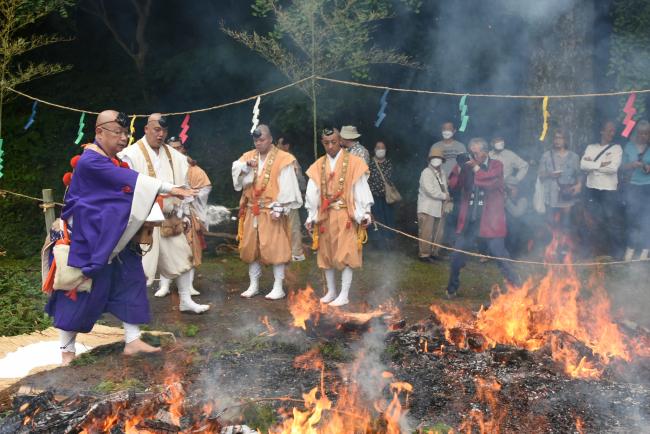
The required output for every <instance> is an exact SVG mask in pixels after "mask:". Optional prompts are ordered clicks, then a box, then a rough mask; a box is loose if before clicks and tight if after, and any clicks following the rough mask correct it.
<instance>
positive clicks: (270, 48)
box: [222, 0, 419, 99]
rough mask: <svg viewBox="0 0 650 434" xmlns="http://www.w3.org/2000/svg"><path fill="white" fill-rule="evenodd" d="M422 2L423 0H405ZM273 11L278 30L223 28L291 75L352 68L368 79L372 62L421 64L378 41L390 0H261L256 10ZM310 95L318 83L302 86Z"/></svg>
mask: <svg viewBox="0 0 650 434" xmlns="http://www.w3.org/2000/svg"><path fill="white" fill-rule="evenodd" d="M402 3H405V4H409V3H412V4H414V5H416V6H417V4H418V3H419V2H418V1H412V0H411V1H404V2H402ZM271 13H272V14H273V21H274V27H273V30H272V31H271V32H269V33H267V34H266V35H262V34H259V33H257V32H253V33H247V32H240V31H237V30H232V29H228V28H226V27H225V26H223V25H222V30H223V31H224V32H225V33H226V34H227V35H229V36H230V37H232V38H233V39H235V40H237V41H239V42H241V43H242V44H244V45H245V46H247V47H248V48H250V49H251V50H253V51H256V52H257V53H258V54H259V55H260V56H262V57H263V58H264V59H266V60H267V61H269V62H270V63H272V64H273V65H274V66H275V67H277V68H278V69H279V70H280V71H281V72H282V73H283V74H284V75H286V76H287V77H288V78H289V79H290V80H293V81H296V80H299V79H301V78H304V77H307V76H309V75H311V74H317V75H328V74H332V73H336V72H341V71H351V73H352V75H353V76H354V77H356V78H359V79H367V78H368V76H369V72H370V66H372V65H379V64H396V65H402V66H416V64H415V63H414V62H413V61H412V60H411V59H410V58H409V57H408V56H406V55H404V54H402V53H399V52H397V51H395V50H391V49H383V48H380V47H378V46H377V45H375V44H374V42H373V38H372V34H373V32H374V31H375V30H376V25H377V23H378V22H379V21H381V20H386V19H389V18H391V16H392V14H393V13H394V8H393V6H392V3H391V2H390V1H387V0H344V1H334V0H300V1H298V0H288V1H279V0H255V2H254V3H253V5H252V14H253V15H254V16H258V17H266V16H267V15H270V14H271ZM301 89H302V90H303V91H304V92H305V94H306V95H308V96H309V98H312V99H313V98H314V97H315V96H316V95H315V93H316V89H312V88H311V83H305V84H303V86H301Z"/></svg>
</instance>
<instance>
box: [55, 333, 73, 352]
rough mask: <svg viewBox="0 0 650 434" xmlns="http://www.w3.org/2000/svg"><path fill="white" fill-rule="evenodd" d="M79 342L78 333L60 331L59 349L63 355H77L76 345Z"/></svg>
mask: <svg viewBox="0 0 650 434" xmlns="http://www.w3.org/2000/svg"><path fill="white" fill-rule="evenodd" d="M76 341H77V332H69V331H66V330H61V329H59V348H60V349H61V352H63V353H72V354H75V353H76V352H77V350H76V349H75V343H76Z"/></svg>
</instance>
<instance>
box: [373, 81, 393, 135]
mask: <svg viewBox="0 0 650 434" xmlns="http://www.w3.org/2000/svg"><path fill="white" fill-rule="evenodd" d="M389 91H390V89H386V90H385V91H384V94H383V95H382V96H381V99H380V100H379V113H377V120H376V121H375V127H376V128H379V125H381V123H382V122H383V121H384V119H386V107H387V106H388V101H387V100H386V98H387V97H388V92H389Z"/></svg>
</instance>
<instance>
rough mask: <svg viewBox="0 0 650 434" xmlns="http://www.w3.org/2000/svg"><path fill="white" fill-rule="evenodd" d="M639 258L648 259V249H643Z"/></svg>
mask: <svg viewBox="0 0 650 434" xmlns="http://www.w3.org/2000/svg"><path fill="white" fill-rule="evenodd" d="M639 259H648V249H643V250H641V255H640V256H639Z"/></svg>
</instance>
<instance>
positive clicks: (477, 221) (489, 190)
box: [447, 137, 519, 298]
mask: <svg viewBox="0 0 650 434" xmlns="http://www.w3.org/2000/svg"><path fill="white" fill-rule="evenodd" d="M469 149H470V152H471V155H467V154H461V155H459V156H458V157H457V158H456V162H457V163H458V165H457V166H456V167H455V168H454V170H453V171H452V173H451V175H450V176H449V187H450V188H451V189H454V190H456V191H458V192H460V195H461V200H460V210H459V215H458V223H457V226H456V234H457V238H456V243H455V244H454V247H455V248H456V249H458V250H464V251H467V250H469V249H471V248H472V247H474V245H475V244H476V241H477V240H478V239H479V238H482V239H483V240H484V241H485V243H486V244H487V248H488V252H489V254H490V255H492V256H495V257H499V258H510V254H509V253H508V250H507V249H506V246H505V242H504V239H505V236H506V232H507V231H506V213H505V195H504V190H505V188H504V180H503V164H502V163H501V162H500V161H498V160H495V159H492V158H489V156H488V143H487V141H486V140H485V139H484V138H482V137H478V138H473V139H472V140H470V142H469ZM466 261H467V255H466V254H464V253H461V252H453V253H452V255H451V270H450V274H449V282H448V284H447V297H448V298H454V297H456V295H457V293H458V288H459V287H460V270H461V269H462V268H463V267H464V266H465V263H466ZM496 262H497V266H498V267H499V269H500V270H501V273H503V276H504V277H505V279H506V281H507V282H508V283H509V284H511V285H518V284H519V277H518V276H517V274H516V273H515V271H514V269H513V268H512V265H511V264H510V262H507V261H501V260H497V261H496Z"/></svg>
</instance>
